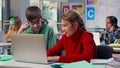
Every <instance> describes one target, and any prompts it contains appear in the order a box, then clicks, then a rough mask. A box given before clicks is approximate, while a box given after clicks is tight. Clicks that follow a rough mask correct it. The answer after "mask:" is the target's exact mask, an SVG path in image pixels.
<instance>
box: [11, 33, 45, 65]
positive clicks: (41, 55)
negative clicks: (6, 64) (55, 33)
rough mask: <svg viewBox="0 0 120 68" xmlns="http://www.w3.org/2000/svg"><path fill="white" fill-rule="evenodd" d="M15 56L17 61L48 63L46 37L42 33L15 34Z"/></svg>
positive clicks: (13, 42)
mask: <svg viewBox="0 0 120 68" xmlns="http://www.w3.org/2000/svg"><path fill="white" fill-rule="evenodd" d="M11 40H12V49H13V56H14V59H15V60H16V61H23V62H32V63H47V55H46V44H45V38H44V35H42V34H13V35H12V36H11Z"/></svg>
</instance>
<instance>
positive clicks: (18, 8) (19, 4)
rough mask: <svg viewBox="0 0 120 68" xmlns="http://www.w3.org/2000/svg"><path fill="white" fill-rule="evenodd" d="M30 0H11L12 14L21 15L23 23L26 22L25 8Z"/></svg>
mask: <svg viewBox="0 0 120 68" xmlns="http://www.w3.org/2000/svg"><path fill="white" fill-rule="evenodd" d="M29 1H30V0H10V15H11V16H13V15H14V16H19V17H20V18H21V20H22V22H23V23H25V22H26V17H25V10H26V8H27V7H28V6H29Z"/></svg>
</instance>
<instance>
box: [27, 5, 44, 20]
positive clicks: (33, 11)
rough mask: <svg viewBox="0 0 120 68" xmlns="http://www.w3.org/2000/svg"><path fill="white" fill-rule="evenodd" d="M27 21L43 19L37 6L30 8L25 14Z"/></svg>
mask: <svg viewBox="0 0 120 68" xmlns="http://www.w3.org/2000/svg"><path fill="white" fill-rule="evenodd" d="M25 15H26V18H27V20H34V19H35V18H42V17H41V10H40V8H39V7H37V6H30V7H28V8H27V9H26V12H25Z"/></svg>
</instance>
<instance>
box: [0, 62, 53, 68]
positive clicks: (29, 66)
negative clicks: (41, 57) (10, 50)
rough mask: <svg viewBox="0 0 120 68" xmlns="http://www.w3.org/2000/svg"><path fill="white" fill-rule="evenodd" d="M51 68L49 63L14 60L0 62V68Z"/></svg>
mask: <svg viewBox="0 0 120 68" xmlns="http://www.w3.org/2000/svg"><path fill="white" fill-rule="evenodd" d="M1 67H2V68H14V67H15V68H51V67H50V65H44V64H33V63H25V62H16V61H14V60H11V61H6V62H0V68H1Z"/></svg>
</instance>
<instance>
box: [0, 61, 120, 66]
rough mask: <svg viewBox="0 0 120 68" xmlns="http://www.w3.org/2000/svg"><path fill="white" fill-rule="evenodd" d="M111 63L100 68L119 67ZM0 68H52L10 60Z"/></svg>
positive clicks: (0, 64) (0, 63) (1, 64)
mask: <svg viewBox="0 0 120 68" xmlns="http://www.w3.org/2000/svg"><path fill="white" fill-rule="evenodd" d="M113 63H114V64H113ZM113 63H111V64H110V65H102V66H105V68H116V67H119V65H120V64H119V63H120V62H119V63H116V62H113ZM115 64H117V65H115ZM118 64H119V65H118ZM98 66H99V65H98ZM100 66H101V65H100ZM114 66H116V67H114ZM0 68H52V67H51V66H50V65H44V64H34V63H25V62H16V61H14V60H11V61H6V62H0Z"/></svg>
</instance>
